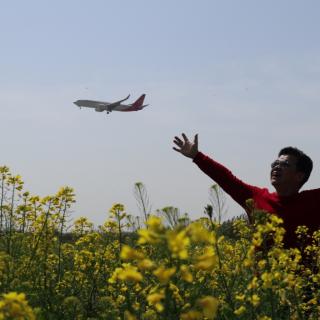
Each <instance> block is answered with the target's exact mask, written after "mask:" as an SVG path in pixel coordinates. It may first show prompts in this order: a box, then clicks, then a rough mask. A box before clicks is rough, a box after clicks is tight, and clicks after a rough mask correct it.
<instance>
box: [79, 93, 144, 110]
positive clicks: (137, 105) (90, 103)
mask: <svg viewBox="0 0 320 320" xmlns="http://www.w3.org/2000/svg"><path fill="white" fill-rule="evenodd" d="M145 96H146V95H145V94H143V95H141V96H140V97H139V98H138V99H137V100H136V101H135V102H134V103H132V104H122V102H124V101H126V100H128V99H129V97H130V94H129V95H128V96H127V97H126V98H124V99H122V100H119V101H116V102H103V101H95V100H77V101H75V102H74V104H75V105H76V106H78V107H79V108H80V109H81V107H86V108H94V109H95V110H96V111H97V112H103V111H106V112H107V114H109V113H110V112H112V111H139V110H142V109H143V108H145V107H146V106H148V104H145V105H144V104H143V101H144V98H145Z"/></svg>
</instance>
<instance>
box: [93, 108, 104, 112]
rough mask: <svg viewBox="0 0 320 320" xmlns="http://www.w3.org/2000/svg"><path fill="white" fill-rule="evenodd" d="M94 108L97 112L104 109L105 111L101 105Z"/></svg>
mask: <svg viewBox="0 0 320 320" xmlns="http://www.w3.org/2000/svg"><path fill="white" fill-rule="evenodd" d="M94 110H96V111H97V112H102V111H104V109H103V108H100V107H96V108H95V109H94Z"/></svg>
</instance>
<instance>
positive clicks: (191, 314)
mask: <svg viewBox="0 0 320 320" xmlns="http://www.w3.org/2000/svg"><path fill="white" fill-rule="evenodd" d="M202 319H203V315H202V313H201V312H199V311H195V310H190V311H188V312H185V313H182V314H181V316H180V320H202Z"/></svg>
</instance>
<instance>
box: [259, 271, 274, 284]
mask: <svg viewBox="0 0 320 320" xmlns="http://www.w3.org/2000/svg"><path fill="white" fill-rule="evenodd" d="M261 279H262V281H263V287H264V288H271V286H272V274H271V273H268V272H264V273H263V274H262V276H261Z"/></svg>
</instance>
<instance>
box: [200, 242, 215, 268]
mask: <svg viewBox="0 0 320 320" xmlns="http://www.w3.org/2000/svg"><path fill="white" fill-rule="evenodd" d="M196 259H197V261H198V262H197V263H196V264H195V267H196V268H197V269H201V270H208V269H212V268H214V266H215V265H216V264H217V263H218V257H217V256H216V254H215V252H214V249H213V248H212V247H206V248H205V251H204V254H202V255H201V256H198V257H197V258H196Z"/></svg>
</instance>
